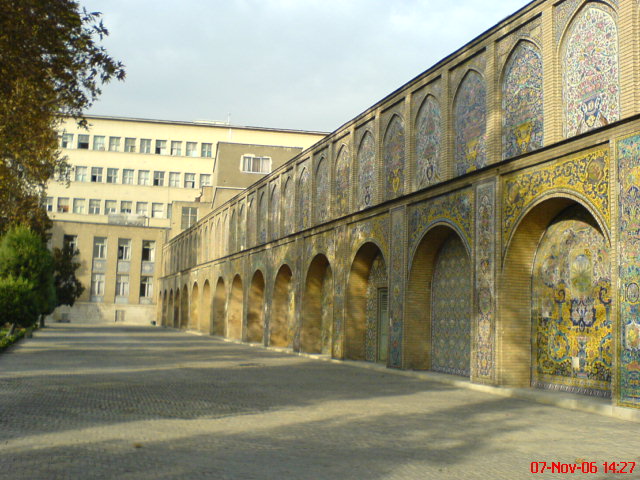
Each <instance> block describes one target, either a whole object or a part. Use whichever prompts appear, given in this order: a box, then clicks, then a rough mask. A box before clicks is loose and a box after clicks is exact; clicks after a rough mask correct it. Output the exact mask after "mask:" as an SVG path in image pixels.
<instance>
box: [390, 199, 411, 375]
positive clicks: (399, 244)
mask: <svg viewBox="0 0 640 480" xmlns="http://www.w3.org/2000/svg"><path fill="white" fill-rule="evenodd" d="M405 217H406V208H404V207H400V208H396V209H394V210H392V211H391V230H392V231H393V238H392V240H391V252H390V258H389V322H390V330H389V362H388V364H389V366H390V367H392V368H402V342H403V333H402V332H403V330H404V323H403V318H404V291H405V283H404V280H405V265H406V263H407V262H406V257H405V248H404V246H405V243H406V236H407V228H406V223H405Z"/></svg>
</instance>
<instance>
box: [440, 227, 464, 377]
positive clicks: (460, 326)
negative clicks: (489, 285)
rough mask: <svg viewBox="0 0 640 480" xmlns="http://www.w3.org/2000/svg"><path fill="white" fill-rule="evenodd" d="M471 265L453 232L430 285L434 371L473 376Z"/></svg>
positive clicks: (441, 253)
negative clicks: (471, 372)
mask: <svg viewBox="0 0 640 480" xmlns="http://www.w3.org/2000/svg"><path fill="white" fill-rule="evenodd" d="M471 295H472V293H471V265H470V262H469V255H468V254H467V251H466V249H465V246H464V244H463V243H462V241H460V238H459V237H458V236H457V235H452V236H451V237H450V238H449V239H448V240H447V241H446V242H445V243H444V245H443V246H442V248H441V249H440V252H439V253H438V257H437V259H436V264H435V268H434V271H433V282H432V287H431V305H432V310H431V370H435V371H437V372H443V373H449V374H452V375H462V376H466V377H468V376H469V375H470V365H471V361H470V358H471V299H472V296H471Z"/></svg>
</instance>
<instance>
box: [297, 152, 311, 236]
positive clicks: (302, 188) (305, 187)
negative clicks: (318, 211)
mask: <svg viewBox="0 0 640 480" xmlns="http://www.w3.org/2000/svg"><path fill="white" fill-rule="evenodd" d="M306 163H308V162H306ZM298 216H299V218H298V227H299V228H300V229H305V228H309V227H310V226H311V175H310V174H309V168H308V166H305V167H302V171H301V172H300V178H299V180H298Z"/></svg>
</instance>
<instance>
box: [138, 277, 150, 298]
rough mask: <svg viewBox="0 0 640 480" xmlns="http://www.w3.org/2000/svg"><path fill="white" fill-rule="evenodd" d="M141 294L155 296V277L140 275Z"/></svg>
mask: <svg viewBox="0 0 640 480" xmlns="http://www.w3.org/2000/svg"><path fill="white" fill-rule="evenodd" d="M140 296H141V297H144V298H151V297H152V296H153V277H140Z"/></svg>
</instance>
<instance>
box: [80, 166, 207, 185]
mask: <svg viewBox="0 0 640 480" xmlns="http://www.w3.org/2000/svg"><path fill="white" fill-rule="evenodd" d="M74 169H75V175H74V179H75V181H76V182H92V183H103V180H104V181H106V183H122V184H123V185H142V186H154V187H164V186H165V185H166V186H169V187H175V188H180V187H181V186H182V187H183V188H196V174H195V173H189V172H186V173H184V174H183V175H184V177H183V179H182V182H181V181H180V175H181V173H180V172H169V176H168V178H167V181H166V182H165V177H166V173H167V172H162V171H158V170H154V171H153V178H152V177H151V170H138V171H137V172H138V175H137V177H136V175H135V170H133V169H131V168H123V169H122V173H121V172H120V169H119V168H106V169H105V168H103V167H91V170H89V167H84V166H81V165H78V166H76V167H75V168H74ZM198 179H199V181H200V182H199V186H200V187H210V186H211V174H210V173H201V174H200V176H199V177H198Z"/></svg>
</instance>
